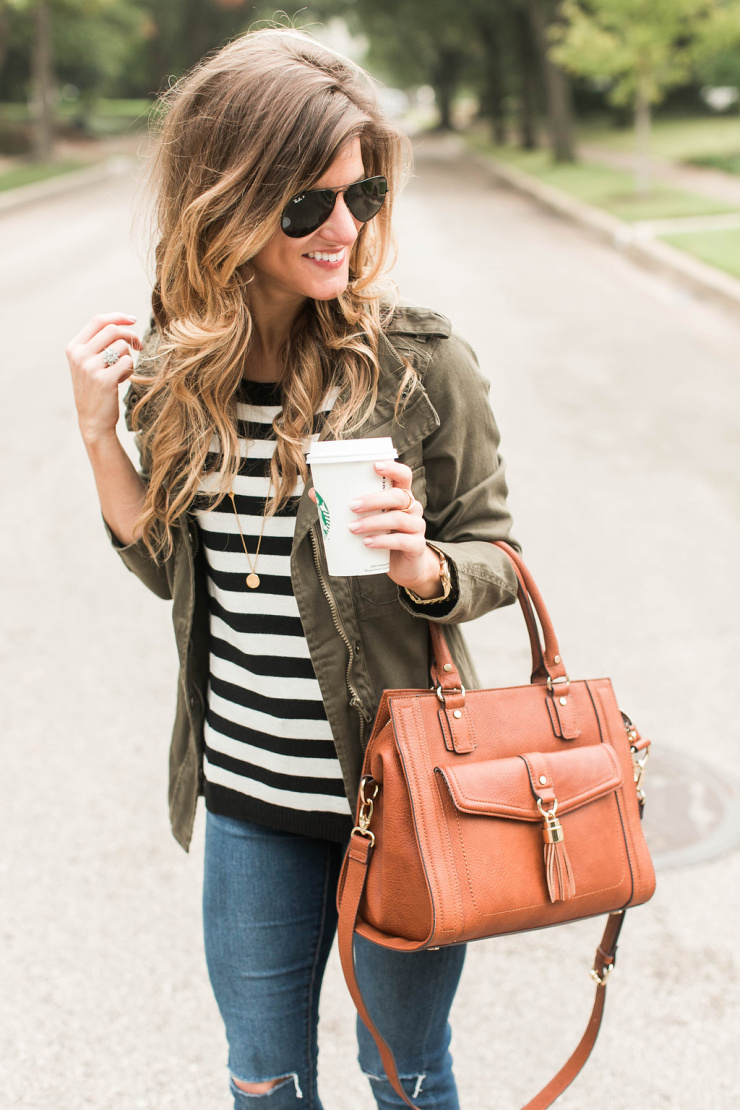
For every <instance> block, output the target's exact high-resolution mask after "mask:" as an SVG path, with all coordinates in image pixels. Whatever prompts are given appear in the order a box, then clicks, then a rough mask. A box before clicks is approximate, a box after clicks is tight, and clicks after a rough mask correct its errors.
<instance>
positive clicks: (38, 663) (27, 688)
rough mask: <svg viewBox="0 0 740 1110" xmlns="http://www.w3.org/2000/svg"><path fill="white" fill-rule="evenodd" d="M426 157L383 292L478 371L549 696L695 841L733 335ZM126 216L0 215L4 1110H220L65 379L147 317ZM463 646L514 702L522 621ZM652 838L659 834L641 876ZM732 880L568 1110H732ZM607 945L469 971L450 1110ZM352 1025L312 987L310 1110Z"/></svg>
mask: <svg viewBox="0 0 740 1110" xmlns="http://www.w3.org/2000/svg"><path fill="white" fill-rule="evenodd" d="M452 153H454V152H452ZM418 155H419V158H418V166H417V178H416V179H415V180H414V182H413V183H412V186H411V187H410V189H409V191H408V194H407V196H406V198H405V199H404V200H403V202H402V204H401V207H400V213H399V215H400V236H399V237H400V244H401V258H402V261H401V263H400V264H399V267H398V277H399V280H400V282H401V284H402V286H403V290H404V293H405V294H406V295H407V296H408V297H409V298H412V299H415V300H417V301H420V302H422V303H427V304H430V305H433V306H435V307H437V308H438V309H441V310H442V311H445V312H447V313H448V314H449V315H450V316H451V317H452V318H453V320H454V322H455V324H456V326H457V327H458V328H459V329H460V330H461V331H462V332H463V333H464V334H465V335H466V336H467V337H468V338H469V339H470V340H471V342H472V343H473V344H474V346H475V347H476V349H477V350H478V352H479V355H480V358H481V362H482V364H483V366H484V367H485V370H486V372H487V373H488V374H489V375H490V376H491V379H492V382H493V389H492V396H493V400H494V405H495V409H496V412H497V415H498V417H499V422H500V424H501V427H502V430H503V435H504V439H503V447H504V449H505V452H506V455H507V458H508V461H509V468H510V479H511V499H512V506H513V509H514V512H515V515H516V519H517V535H518V536H519V538H520V539H521V540H522V542H523V543H524V544H525V548H526V552H527V556H528V559H529V561H530V563H531V565H532V567H533V569H534V570H535V572H536V574H537V577H538V580H539V583H540V585H541V587H542V589H543V592H544V594H545V597H546V598H547V599H548V602H549V605H550V608H551V612H552V614H553V616H554V619H555V623H556V628H557V630H558V633H559V635H560V640H561V645H562V646H563V649H564V655H565V658H566V661H567V662H568V666H569V670H570V673H571V674H573V675H577V676H580V675H586V676H588V675H593V674H602V673H606V674H610V675H611V676H612V677H613V679H614V682H615V685H616V689H617V692H618V694H619V696H620V700H621V701H622V703H623V705H624V707H625V708H626V709H628V710H629V712H630V713H631V714H632V715H633V717H634V718H635V719H636V720H637V721H638V722H639V723H640V725H641V727H642V728H643V731H645V732H647V733H649V734H651V735H652V736H653V737H654V739H655V741H656V744H657V746H658V753H659V754H658V755H657V757H656V760H655V773H654V778H653V787H654V791H655V793H656V795H659V794H660V790H661V783H662V784H663V787H665V784H666V782H668V781H670V771H671V768H674V769H675V766H677V765H678V764H681V760H683V763H682V764H681V766H683V767H684V768H688V771H689V772H690V771H691V769H692V768H694V767H696V768H697V778H696V780H694V779H693V778H692V777H691V775H690V774H689V775H688V776H685V779H686V781H685V782H684V787H685V789H684V794H683V795H682V799H683V800H682V801H681V803H680V805H674V806H673V807H669V809H668V812H669V813H670V812H671V809H672V810H673V811H674V812H673V817H674V818H675V820H676V822H677V826H678V825H681V823H682V822H683V825H682V827H683V828H684V829H685V828H686V827H687V825H688V826H691V828H693V829H695V830H698V831H697V836H698V835H699V834H700V832H701V829H702V828H708V827H709V826H710V825H711V821H712V815H711V813H708V812H707V806H706V795H705V794H702V793H701V791H699V792H698V793H697V791H696V790H694V782H695V781H697V782H698V781H699V778H700V777H701V776H700V775H699V774H698V771H699V770H701V769H702V768H705V769H706V773H707V774H708V775H709V776H710V777H711V776H712V774H713V771H714V770H715V769H719V774H720V775H721V777H722V779H724V780H725V781H726V783H727V784H728V789H729V788H731V787H732V786H733V784H735V783H737V781H738V776H739V775H740V745H738V727H737V714H736V701H737V698H736V690H737V678H736V665H735V660H736V659H737V658H738V655H739V654H740V653H739V651H738V649H739V648H740V644H739V643H738V640H739V639H740V637H739V635H738V621H737V616H738V606H737V602H738V589H737V575H736V567H737V555H736V552H737V551H738V548H739V547H740V520H739V517H740V495H739V493H738V482H737V475H738V469H739V466H738V464H739V462H740V460H739V459H738V454H739V449H738V437H737V430H736V429H737V413H738V411H740V396H739V394H740V384H739V383H740V376H739V375H738V366H739V365H740V324H738V322H737V321H736V320H733V319H731V318H729V317H725V316H722V315H720V314H719V313H718V312H717V311H716V310H714V309H710V308H708V307H705V306H702V305H701V304H698V303H696V302H695V301H693V300H691V299H690V298H688V297H687V296H686V295H685V294H682V293H679V292H676V291H675V290H673V289H672V288H671V287H670V286H668V285H666V284H664V283H662V282H661V281H658V280H656V279H655V278H653V277H652V276H648V275H646V274H644V273H642V272H641V271H640V270H638V269H636V268H634V267H633V266H632V265H631V264H629V263H628V262H626V261H625V260H624V259H622V258H620V257H619V256H617V255H616V254H613V253H611V252H610V251H609V250H607V249H606V248H602V247H600V246H598V245H595V244H593V243H591V242H589V241H587V240H585V239H583V238H581V237H580V236H579V234H578V233H577V232H575V231H573V230H572V229H571V228H570V227H569V226H568V225H567V224H565V223H562V222H559V221H558V220H556V219H554V218H553V217H550V216H548V215H545V214H544V213H542V212H541V211H539V210H538V209H536V208H534V207H532V206H531V205H530V204H529V203H528V202H527V201H526V200H524V199H523V198H520V197H518V196H515V195H514V194H511V193H509V192H506V191H504V190H501V189H499V188H495V187H493V186H492V185H491V184H490V182H489V181H488V179H487V178H486V176H485V174H484V172H483V171H482V170H480V169H479V168H477V167H476V166H475V165H473V164H472V163H470V162H467V161H464V160H462V161H460V160H457V159H456V158H455V157H453V156H451V150H450V148H448V147H446V146H445V145H444V144H442V145H440V144H438V143H433V142H431V141H427V142H426V143H423V144H421V145H420V146H419V150H418ZM133 192H134V190H133V187H132V185H131V183H130V182H129V181H128V180H126V179H121V180H120V181H115V182H113V183H107V184H106V185H104V186H101V187H99V188H95V189H89V190H87V191H85V192H84V194H82V195H80V196H74V195H72V196H67V197H64V198H59V199H57V200H55V201H54V202H53V203H49V204H46V205H38V206H35V207H29V208H27V209H25V210H23V211H19V212H17V213H15V214H14V215H12V216H11V215H6V216H4V217H2V219H0V286H1V287H2V295H1V296H0V306H1V307H0V314H1V320H0V322H1V324H2V336H3V348H4V350H3V356H4V357H3V360H2V381H3V400H4V402H5V403H4V405H3V409H2V412H3V416H2V421H3V427H2V436H1V437H0V452H2V463H3V472H4V473H5V475H6V480H5V483H4V488H3V501H2V515H3V520H4V522H5V526H6V535H7V537H8V538H7V540H6V542H5V544H4V545H3V547H2V552H0V560H1V562H0V582H2V588H3V602H2V608H3V615H4V619H5V624H6V627H7V631H8V635H7V638H6V641H5V645H4V647H3V650H2V657H1V659H0V666H1V668H2V671H1V673H2V689H3V691H4V697H3V700H2V707H3V722H2V723H3V728H2V744H3V790H2V796H3V805H2V807H0V832H1V833H2V842H3V844H4V845H5V851H4V853H3V855H2V857H1V858H0V868H1V869H2V875H1V879H0V882H1V889H2V891H3V895H4V897H3V917H2V922H3V943H2V946H1V947H0V961H1V963H0V976H1V979H0V982H1V983H2V987H1V989H0V1027H2V1029H3V1040H4V1042H5V1043H4V1049H3V1052H2V1063H1V1064H0V1067H1V1068H2V1069H3V1070H2V1074H0V1092H1V1093H0V1106H2V1107H3V1108H5V1107H24V1108H28V1110H42V1108H44V1110H46V1108H48V1107H50V1106H53V1107H54V1108H55V1110H86V1108H94V1110H134V1108H149V1110H168V1108H172V1110H174V1108H177V1110H225V1108H226V1107H227V1106H228V1102H229V1100H228V1097H227V1096H226V1094H225V1079H226V1069H225V1054H224V1044H223V1039H222V1034H221V1032H220V1027H219V1021H218V1016H217V1013H216V1010H215V1006H214V1003H213V1001H212V999H211V997H210V992H209V988H208V985H207V981H206V975H205V971H204V964H203V957H202V947H201V939H200V926H199V897H200V894H199V883H200V876H199V870H200V861H201V855H202V847H201V838H202V822H201V824H200V826H199V830H198V835H197V837H196V842H195V845H194V848H193V851H192V853H191V855H190V856H189V857H188V856H186V855H185V854H184V853H182V852H181V851H180V849H179V848H177V846H176V845H175V843H174V841H172V840H171V839H170V838H169V833H168V829H167V824H166V809H165V793H166V779H165V776H166V748H167V738H168V732H169V725H170V714H171V708H172V701H173V694H174V682H175V670H174V658H173V648H172V644H171V636H170V631H169V628H168V621H169V614H168V612H167V607H166V606H165V605H164V604H162V603H161V602H159V601H157V600H156V599H155V598H153V597H150V596H149V595H147V594H146V593H145V591H143V590H142V589H141V588H140V587H139V585H138V583H137V582H136V581H135V580H134V579H133V578H132V577H131V576H129V575H127V574H126V572H125V571H124V570H123V569H122V568H121V567H120V566H119V564H118V561H117V559H116V557H115V556H114V555H113V554H112V553H111V552H110V551H109V549H108V548H107V545H106V541H105V539H104V536H103V533H102V530H101V527H100V522H99V518H98V515H97V512H96V508H95V500H94V493H93V485H92V480H91V477H90V475H89V473H88V469H87V464H86V460H85V457H84V452H83V449H82V446H81V444H80V442H79V441H78V437H77V433H76V428H75V421H74V414H73V406H72V401H71V392H70V388H69V384H68V380H67V373H66V369H65V365H64V360H63V353H62V352H63V348H64V344H65V342H66V340H67V339H68V337H69V336H70V335H71V334H72V333H73V332H75V331H76V330H77V329H78V328H79V327H80V325H81V324H82V323H83V322H84V321H85V320H86V319H87V318H88V317H89V316H90V315H91V314H92V313H93V312H95V311H97V310H108V309H120V310H123V311H134V312H138V314H139V316H140V318H142V320H143V319H144V317H145V315H146V311H147V291H148V280H147V277H146V274H145V272H144V269H143V267H142V266H141V264H140V262H139V260H138V258H137V256H136V253H135V251H134V250H132V246H131V242H130V237H129V209H130V204H131V200H132V194H133ZM471 635H472V638H473V640H474V642H475V645H476V649H477V651H478V654H479V658H480V663H481V670H482V672H483V675H484V677H485V679H486V680H487V681H490V682H504V681H506V682H508V681H512V680H513V681H524V680H525V676H526V654H525V646H524V637H523V632H522V630H521V629H520V628H519V621H518V620H517V616H516V614H515V613H514V612H506V613H503V614H498V615H491V616H490V617H487V618H485V619H484V620H483V621H480V622H477V623H476V625H475V626H473V627H472V629H471ZM661 751H662V752H663V755H662V756H661V754H660V753H661ZM671 759H673V762H671ZM697 760H698V761H700V762H699V763H696V761H697ZM676 761H678V763H677V762H676ZM661 768H662V770H661ZM702 773H703V772H702ZM649 789H650V783H648V790H649ZM682 807H685V810H686V812H685V813H682V812H680V811H681V808H682ZM661 834H662V835H663V836H664V842H663V843H661V842H660V836H661ZM668 834H670V830H668ZM668 834H667V833H666V830H665V829H663V830H661V828H660V827H658V825H656V826H655V828H654V830H653V833H652V834H651V835H653V836H654V837H655V840H654V843H655V845H656V847H658V848H662V849H666V848H668V847H670V835H668ZM666 836H667V839H666ZM661 858H663V859H664V860H667V862H670V859H669V858H668V857H666V856H663V857H661ZM674 862H675V861H674ZM738 880H740V854H739V853H737V852H735V853H734V854H729V855H725V856H724V857H723V858H719V859H715V860H712V861H710V862H706V863H704V864H703V865H702V866H696V867H693V868H686V867H684V868H680V867H679V868H676V867H674V868H671V869H668V868H666V869H664V870H663V871H662V872H661V875H660V885H659V890H658V893H657V895H656V897H655V899H654V900H653V901H652V902H651V903H650V904H649V905H648V906H646V907H643V908H641V909H638V910H636V911H634V912H633V913H632V914H631V915H630V920H629V921H628V923H627V927H626V929H625V934H624V941H623V944H622V946H621V949H620V954H621V959H620V967H619V972H618V974H617V976H616V977H615V979H614V983H613V986H612V987H610V999H609V1005H608V1013H607V1019H606V1022H605V1028H604V1031H603V1033H602V1037H601V1039H600V1041H599V1044H598V1046H597V1048H596V1050H595V1054H594V1058H593V1060H592V1062H591V1064H590V1066H589V1068H588V1069H587V1071H586V1072H585V1073H584V1075H583V1077H582V1078H581V1079H580V1080H579V1081H578V1083H577V1085H576V1086H575V1087H574V1089H573V1090H572V1091H571V1092H569V1093H568V1094H566V1095H565V1096H564V1097H563V1099H562V1102H561V1104H560V1105H562V1107H563V1108H564V1110H568V1108H570V1110H627V1108H629V1110H635V1108H639V1110H662V1108H671V1110H689V1108H690V1110H696V1108H697V1107H701V1108H702V1110H731V1108H732V1107H734V1106H736V1105H737V1089H738V1084H739V1083H740V1075H739V1074H738V1066H737V1052H736V1049H735V1036H734V1027H735V1025H736V1023H737V1020H738V1017H740V1014H739V1013H738V1005H737V996H738V991H737V986H738V984H737V979H738V964H737V951H736V945H735V944H734V934H735V933H736V922H737V920H738V916H739V913H738V911H740V893H738V892H739V891H740V882H739V881H738ZM598 932H599V930H598V928H597V924H596V923H594V922H590V923H589V922H586V923H581V924H580V925H578V926H573V927H568V928H564V929H560V930H556V931H550V932H548V933H547V934H540V935H536V936H528V937H512V938H506V939H502V940H500V941H496V942H488V943H486V944H480V945H476V946H473V948H472V949H471V951H470V954H469V957H468V963H467V966H466V971H465V977H464V982H463V988H462V989H461V992H460V994H459V997H458V1002H457V1005H456V1014H455V1030H456V1034H455V1042H454V1046H453V1047H454V1051H455V1055H456V1059H457V1063H458V1072H459V1075H460V1087H461V1092H462V1104H463V1106H464V1108H465V1110H493V1108H494V1107H496V1108H498V1107H500V1108H501V1110H504V1108H506V1107H515V1106H519V1105H521V1103H523V1102H524V1101H526V1099H527V1098H529V1097H531V1095H532V1094H533V1092H534V1091H535V1090H536V1089H537V1088H538V1084H540V1083H542V1082H544V1081H545V1080H546V1079H547V1078H549V1076H550V1075H551V1074H552V1073H553V1072H554V1071H555V1070H556V1069H557V1067H559V1065H560V1064H561V1063H562V1061H563V1059H564V1058H565V1056H566V1055H567V1053H568V1052H569V1051H570V1049H571V1047H572V1046H573V1045H574V1043H575V1041H576V1040H577V1038H578V1037H579V1036H580V1032H581V1027H582V1025H583V1023H584V1022H585V1016H586V1013H587V1011H588V1009H589V1007H590V996H591V990H590V983H589V979H588V971H587V968H588V967H589V966H590V962H591V958H592V953H593V947H594V945H595V943H596V940H597V939H598V938H597V933H598ZM731 937H732V938H733V939H732V941H731V939H730V938H731ZM351 1015H352V1009H351V1005H350V1003H349V1002H348V999H347V996H346V994H345V992H344V989H343V987H342V984H341V980H340V975H339V971H338V967H337V964H336V961H334V960H333V961H332V962H331V964H330V968H329V972H328V979H327V984H326V988H325V994H324V998H323V1000H322V1022H323V1024H322V1032H321V1046H322V1049H321V1051H322V1076H323V1088H324V1091H325V1094H324V1099H325V1105H326V1110H347V1108H349V1107H351V1108H352V1110H369V1108H370V1100H369V1096H368V1094H367V1092H366V1090H365V1083H364V1080H363V1079H362V1077H361V1076H360V1075H359V1072H358V1070H357V1066H356V1064H355V1063H354V1050H353V1045H352V1041H353V1038H352V1032H351V1024H350V1023H351Z"/></svg>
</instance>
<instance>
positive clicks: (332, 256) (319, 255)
mask: <svg viewBox="0 0 740 1110" xmlns="http://www.w3.org/2000/svg"><path fill="white" fill-rule="evenodd" d="M344 255H345V250H344V248H342V250H340V251H309V252H308V254H305V255H304V256H303V257H304V258H310V259H311V261H312V262H335V263H336V262H343V261H344Z"/></svg>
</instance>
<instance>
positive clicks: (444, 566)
mask: <svg viewBox="0 0 740 1110" xmlns="http://www.w3.org/2000/svg"><path fill="white" fill-rule="evenodd" d="M427 546H428V547H430V548H431V549H432V551H433V552H434V554H435V555H438V556H439V580H440V582H441V583H442V593H441V595H440V596H439V597H419V595H418V594H416V593H414V591H413V590H410V589H409V588H408V586H404V590H405V591H406V593H407V594H408V595H409V597H410V598H411V600H412V601H413V602H415V604H416V605H435V604H436V603H438V602H440V601H445V599H446V598H448V597H449V596H450V590H451V589H452V578H451V577H450V565H449V563H448V562H447V558H446V556H445V554H444V553H443V552H442V551H439V550H438V548H436V547H432V545H431V544H428V545H427Z"/></svg>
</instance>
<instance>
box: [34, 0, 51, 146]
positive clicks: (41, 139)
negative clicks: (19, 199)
mask: <svg viewBox="0 0 740 1110" xmlns="http://www.w3.org/2000/svg"><path fill="white" fill-rule="evenodd" d="M33 29H34V40H33V46H32V49H31V76H32V86H33V102H34V115H35V124H36V125H35V128H34V156H35V158H36V160H37V161H38V162H49V161H51V159H52V158H53V156H54V119H53V103H52V96H53V88H54V73H53V69H52V62H51V13H50V11H49V0H36V3H35V5H34V9H33Z"/></svg>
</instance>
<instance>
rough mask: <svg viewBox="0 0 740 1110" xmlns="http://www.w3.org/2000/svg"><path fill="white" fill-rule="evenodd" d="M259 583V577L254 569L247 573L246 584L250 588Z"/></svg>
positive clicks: (254, 587) (252, 588)
mask: <svg viewBox="0 0 740 1110" xmlns="http://www.w3.org/2000/svg"><path fill="white" fill-rule="evenodd" d="M259 584H260V578H259V575H258V574H255V573H254V571H252V573H251V574H248V575H247V585H248V586H249V588H250V590H256V589H257V587H258V586H259Z"/></svg>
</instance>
